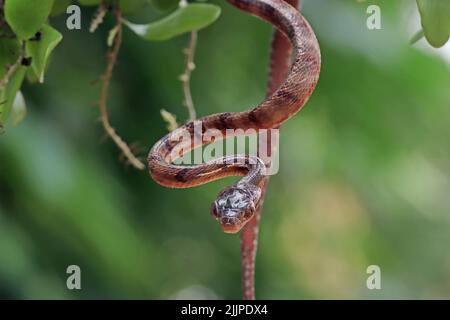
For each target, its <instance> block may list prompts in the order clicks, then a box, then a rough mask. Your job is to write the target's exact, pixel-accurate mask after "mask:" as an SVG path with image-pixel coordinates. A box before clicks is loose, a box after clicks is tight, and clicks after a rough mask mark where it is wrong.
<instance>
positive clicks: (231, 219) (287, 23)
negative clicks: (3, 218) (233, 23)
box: [148, 0, 321, 233]
mask: <svg viewBox="0 0 450 320" xmlns="http://www.w3.org/2000/svg"><path fill="white" fill-rule="evenodd" d="M227 1H228V2H229V3H230V4H232V5H234V6H235V7H237V8H239V9H241V10H243V11H245V12H248V13H250V14H252V15H255V16H257V17H259V18H261V19H263V20H265V21H267V22H269V23H270V24H272V25H273V26H274V27H275V28H276V29H278V30H279V31H281V32H282V33H283V34H284V35H285V36H286V37H287V38H288V39H289V41H290V42H291V44H292V47H293V48H294V51H295V55H294V59H293V63H292V66H291V69H290V72H289V74H288V76H287V78H286V80H285V81H284V83H283V84H282V85H281V86H280V87H279V88H278V89H277V90H276V91H275V92H274V93H273V94H271V95H270V96H269V97H268V98H267V99H266V100H265V101H263V102H262V103H260V104H259V105H258V106H257V107H255V108H252V109H250V110H247V111H243V112H236V113H219V114H214V115H210V116H206V117H204V118H201V119H199V120H196V121H194V122H190V123H188V124H186V125H184V126H182V127H180V128H178V129H176V130H174V131H172V132H170V133H169V134H167V135H166V136H165V137H163V138H162V139H161V140H159V141H158V142H157V143H156V144H155V145H154V146H153V148H152V149H151V150H150V153H149V155H148V168H149V172H150V175H151V176H152V178H153V179H154V180H155V181H156V182H157V183H159V184H161V185H163V186H166V187H172V188H189V187H193V186H197V185H200V184H204V183H207V182H210V181H214V180H217V179H221V178H223V177H227V176H243V178H241V179H240V180H239V181H238V182H237V183H236V184H234V185H232V186H229V187H227V188H225V189H224V190H222V191H221V192H220V193H219V195H218V197H217V199H216V200H215V201H214V203H213V204H212V210H211V211H212V214H213V215H214V217H215V218H216V219H217V220H219V221H220V224H221V227H222V229H223V231H225V232H226V233H236V232H238V231H239V230H241V228H242V227H243V226H244V225H245V224H246V223H247V222H248V221H250V220H251V218H252V217H253V216H254V212H255V208H257V206H258V204H259V201H260V199H261V188H262V184H263V183H264V176H265V164H264V162H263V161H262V160H261V159H259V158H257V157H255V156H248V155H247V156H246V155H234V156H231V157H230V156H229V157H224V158H220V159H216V160H213V161H210V162H206V163H203V164H199V165H187V166H184V165H183V166H182V165H174V164H173V161H175V160H176V159H177V158H179V157H181V156H182V155H183V154H185V153H186V152H189V151H190V150H192V149H194V148H197V147H200V146H202V145H204V144H207V143H210V142H211V141H210V140H209V139H204V138H203V133H205V132H206V131H207V130H209V129H215V130H219V131H220V132H222V133H223V135H224V136H225V134H226V132H227V129H242V130H247V129H255V130H260V129H272V128H278V127H279V126H280V125H281V124H282V123H283V122H285V121H286V120H288V119H289V118H291V117H292V116H293V115H294V114H295V113H297V112H298V111H299V110H300V109H301V108H302V107H303V106H304V105H305V104H306V102H307V101H308V99H309V97H310V96H311V94H312V92H313V91H314V88H315V87H316V84H317V81H318V78H319V73H320V64H321V58H320V49H319V44H318V42H317V39H316V37H315V34H314V32H313V30H312V29H311V27H310V25H309V24H308V22H307V21H306V20H305V19H304V18H303V17H302V15H301V14H300V13H299V12H298V10H297V9H295V8H294V7H292V6H291V5H289V4H288V3H286V2H285V1H284V0H227ZM196 126H199V127H200V128H201V133H202V136H201V137H200V138H199V137H196V135H198V132H196V130H194V128H196ZM186 132H187V133H188V134H189V135H190V139H189V140H188V143H186V140H180V137H182V136H183V135H184V134H185V133H186ZM227 137H229V135H227ZM182 144H184V145H182ZM180 147H182V148H180ZM177 150H181V152H179V151H177Z"/></svg>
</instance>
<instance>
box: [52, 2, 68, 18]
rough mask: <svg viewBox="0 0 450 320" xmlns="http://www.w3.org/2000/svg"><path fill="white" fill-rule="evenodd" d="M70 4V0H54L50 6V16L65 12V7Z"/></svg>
mask: <svg viewBox="0 0 450 320" xmlns="http://www.w3.org/2000/svg"><path fill="white" fill-rule="evenodd" d="M69 5H70V0H55V3H54V4H53V7H52V12H51V13H50V15H51V16H52V17H54V16H57V15H60V14H62V13H64V12H66V10H67V7H68V6H69Z"/></svg>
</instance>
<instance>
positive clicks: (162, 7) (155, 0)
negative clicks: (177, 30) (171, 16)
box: [149, 0, 179, 11]
mask: <svg viewBox="0 0 450 320" xmlns="http://www.w3.org/2000/svg"><path fill="white" fill-rule="evenodd" d="M149 1H150V4H151V5H152V6H153V8H155V9H156V10H158V11H169V10H173V9H175V8H176V7H177V5H178V3H179V0H149Z"/></svg>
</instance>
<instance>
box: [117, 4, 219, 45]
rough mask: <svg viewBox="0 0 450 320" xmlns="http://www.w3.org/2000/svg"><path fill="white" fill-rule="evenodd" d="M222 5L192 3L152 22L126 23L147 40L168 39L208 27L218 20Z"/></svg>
mask: <svg viewBox="0 0 450 320" xmlns="http://www.w3.org/2000/svg"><path fill="white" fill-rule="evenodd" d="M219 15H220V7H219V6H216V5H212V4H200V3H199V4H190V5H188V6H186V7H183V8H178V9H177V10H176V11H174V12H173V13H172V14H170V15H168V16H167V17H165V18H163V19H161V20H158V21H156V22H152V23H150V24H134V23H131V22H128V21H124V23H125V24H126V25H127V26H128V27H129V28H130V29H131V30H132V31H134V32H135V33H136V34H137V35H139V36H141V37H143V38H144V39H146V40H153V41H161V40H168V39H171V38H173V37H176V36H178V35H181V34H183V33H187V32H190V31H193V30H199V29H202V28H205V27H207V26H208V25H210V24H211V23H213V22H214V21H216V20H217V18H218V17H219Z"/></svg>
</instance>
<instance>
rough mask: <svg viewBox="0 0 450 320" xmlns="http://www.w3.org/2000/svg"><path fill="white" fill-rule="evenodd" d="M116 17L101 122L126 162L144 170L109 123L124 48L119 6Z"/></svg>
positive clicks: (142, 165)
mask: <svg viewBox="0 0 450 320" xmlns="http://www.w3.org/2000/svg"><path fill="white" fill-rule="evenodd" d="M113 10H114V16H115V19H116V25H115V27H114V29H113V30H114V32H115V36H114V40H113V43H112V48H111V49H110V51H109V52H108V55H107V66H106V70H105V73H104V74H103V75H102V77H101V80H102V89H101V93H100V100H99V109H100V121H101V123H102V125H103V128H104V130H105V132H106V133H107V135H108V136H109V137H110V138H111V139H112V140H113V141H114V143H115V144H116V145H117V147H118V148H119V149H120V150H121V151H122V153H123V156H124V157H125V158H126V160H127V161H128V162H129V163H130V164H131V165H132V166H133V167H134V168H136V169H138V170H144V169H145V165H144V164H143V163H142V161H140V160H139V159H138V158H137V157H136V156H135V155H134V154H133V152H132V151H131V148H130V147H129V146H128V144H127V143H126V142H125V141H124V140H123V139H122V138H121V137H120V136H119V135H118V134H117V133H116V130H115V129H114V128H113V126H112V125H111V123H110V121H109V115H108V108H107V101H108V93H109V87H110V84H111V78H112V75H113V71H114V67H115V65H116V64H117V59H118V56H119V52H120V48H121V46H122V13H121V11H120V8H119V7H118V6H116V7H114V9H113Z"/></svg>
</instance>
